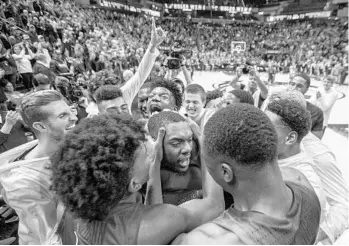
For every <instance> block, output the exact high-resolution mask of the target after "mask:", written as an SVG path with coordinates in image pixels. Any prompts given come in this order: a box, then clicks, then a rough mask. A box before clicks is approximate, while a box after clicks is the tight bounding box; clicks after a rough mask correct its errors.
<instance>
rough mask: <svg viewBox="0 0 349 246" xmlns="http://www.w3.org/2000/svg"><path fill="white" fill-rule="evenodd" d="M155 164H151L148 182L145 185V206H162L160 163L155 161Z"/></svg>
mask: <svg viewBox="0 0 349 246" xmlns="http://www.w3.org/2000/svg"><path fill="white" fill-rule="evenodd" d="M155 162H157V163H153V165H152V166H151V168H150V172H149V176H150V178H149V181H148V183H147V193H146V195H145V204H146V205H153V204H162V203H163V200H162V186H161V179H160V163H159V161H158V160H155Z"/></svg>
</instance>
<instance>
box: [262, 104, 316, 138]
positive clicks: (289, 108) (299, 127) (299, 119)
mask: <svg viewBox="0 0 349 246" xmlns="http://www.w3.org/2000/svg"><path fill="white" fill-rule="evenodd" d="M267 110H268V111H269V112H272V113H274V114H276V115H278V116H279V117H280V119H281V122H282V123H284V125H286V126H288V127H289V128H291V129H292V131H295V132H297V134H298V139H297V142H298V143H300V142H301V141H302V139H303V138H304V136H305V135H307V134H308V133H309V131H310V128H311V116H310V113H309V111H308V110H307V109H306V108H305V107H303V106H302V105H301V104H300V103H297V102H296V101H291V100H287V99H279V100H274V101H271V102H270V103H269V104H268V107H267Z"/></svg>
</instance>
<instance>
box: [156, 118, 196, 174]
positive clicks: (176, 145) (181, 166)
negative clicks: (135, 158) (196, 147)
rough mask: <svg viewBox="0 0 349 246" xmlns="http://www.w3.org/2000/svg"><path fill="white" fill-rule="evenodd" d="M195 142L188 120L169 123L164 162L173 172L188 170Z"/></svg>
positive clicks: (165, 140)
mask: <svg viewBox="0 0 349 246" xmlns="http://www.w3.org/2000/svg"><path fill="white" fill-rule="evenodd" d="M193 142H194V141H193V132H192V130H191V128H190V126H189V124H188V123H187V122H176V123H171V124H168V125H167V126H166V135H165V138H164V159H163V162H162V164H163V165H164V166H166V167H167V168H169V169H170V170H172V171H173V172H177V173H185V172H186V171H188V169H189V164H190V160H191V159H190V157H191V154H192V150H193Z"/></svg>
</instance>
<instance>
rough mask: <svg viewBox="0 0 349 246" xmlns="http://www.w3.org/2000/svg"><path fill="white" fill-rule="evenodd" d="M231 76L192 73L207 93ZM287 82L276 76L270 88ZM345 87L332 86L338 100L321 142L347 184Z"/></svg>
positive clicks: (347, 106) (314, 83)
mask: <svg viewBox="0 0 349 246" xmlns="http://www.w3.org/2000/svg"><path fill="white" fill-rule="evenodd" d="M260 76H261V79H262V80H263V81H266V80H267V74H265V73H261V74H260ZM231 78H232V76H231V75H227V74H225V73H223V72H206V71H205V72H201V71H197V72H195V73H194V78H193V81H194V83H197V84H200V85H201V86H203V88H204V89H205V90H207V91H209V90H214V89H215V87H217V85H219V84H220V83H222V82H224V81H229V80H231ZM243 81H244V79H243ZM288 82H289V75H288V74H277V75H276V77H275V86H272V87H271V88H270V90H271V91H273V90H282V89H284V88H285V87H286V84H287V83H288ZM345 84H346V85H342V86H338V85H334V88H335V89H336V90H337V91H338V92H339V97H338V98H339V99H338V100H337V102H336V104H335V105H334V107H333V109H332V113H331V116H330V119H329V123H328V127H327V129H326V132H325V135H324V137H323V139H322V140H323V142H324V143H326V144H327V146H328V147H329V148H330V149H331V150H332V151H333V153H334V154H335V155H336V158H337V165H338V167H339V168H340V170H341V171H342V173H343V176H344V178H345V180H346V182H347V184H348V183H349V168H348V160H349V151H348V123H349V110H348V109H349V96H347V95H348V91H349V90H348V85H347V84H348V83H347V82H346V83H345ZM320 86H321V82H320V81H318V80H316V79H313V78H312V82H311V88H310V89H309V92H308V93H307V94H308V95H309V96H310V95H312V94H313V93H315V92H316V90H317V88H318V87H320Z"/></svg>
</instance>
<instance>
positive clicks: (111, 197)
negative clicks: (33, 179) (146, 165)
mask: <svg viewBox="0 0 349 246" xmlns="http://www.w3.org/2000/svg"><path fill="white" fill-rule="evenodd" d="M145 139H146V138H145V134H144V131H143V130H142V127H141V125H139V124H138V123H136V122H135V121H134V120H133V119H132V118H131V117H130V116H126V115H117V114H100V115H98V116H95V117H93V118H87V119H84V120H82V121H81V123H80V124H78V125H77V126H76V127H75V128H74V129H73V130H72V131H71V132H70V133H68V134H67V135H66V136H65V140H64V142H63V143H62V144H61V146H60V147H59V150H58V151H57V152H56V153H55V154H54V155H53V156H52V157H51V163H52V165H51V168H52V189H53V190H54V191H55V192H56V194H57V195H58V196H59V198H60V200H61V201H62V202H63V204H64V205H65V206H66V207H67V208H68V209H69V210H70V211H71V212H72V213H73V214H74V215H75V216H76V217H78V218H81V219H88V220H103V219H105V217H106V216H107V215H108V214H109V213H110V211H111V210H112V209H113V208H114V207H115V205H116V204H117V203H118V202H119V201H120V200H121V199H122V198H123V197H124V195H125V194H126V192H127V187H128V185H129V182H130V178H131V171H132V168H133V161H134V158H135V153H136V151H137V149H138V148H139V146H140V145H141V142H142V141H145Z"/></svg>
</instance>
